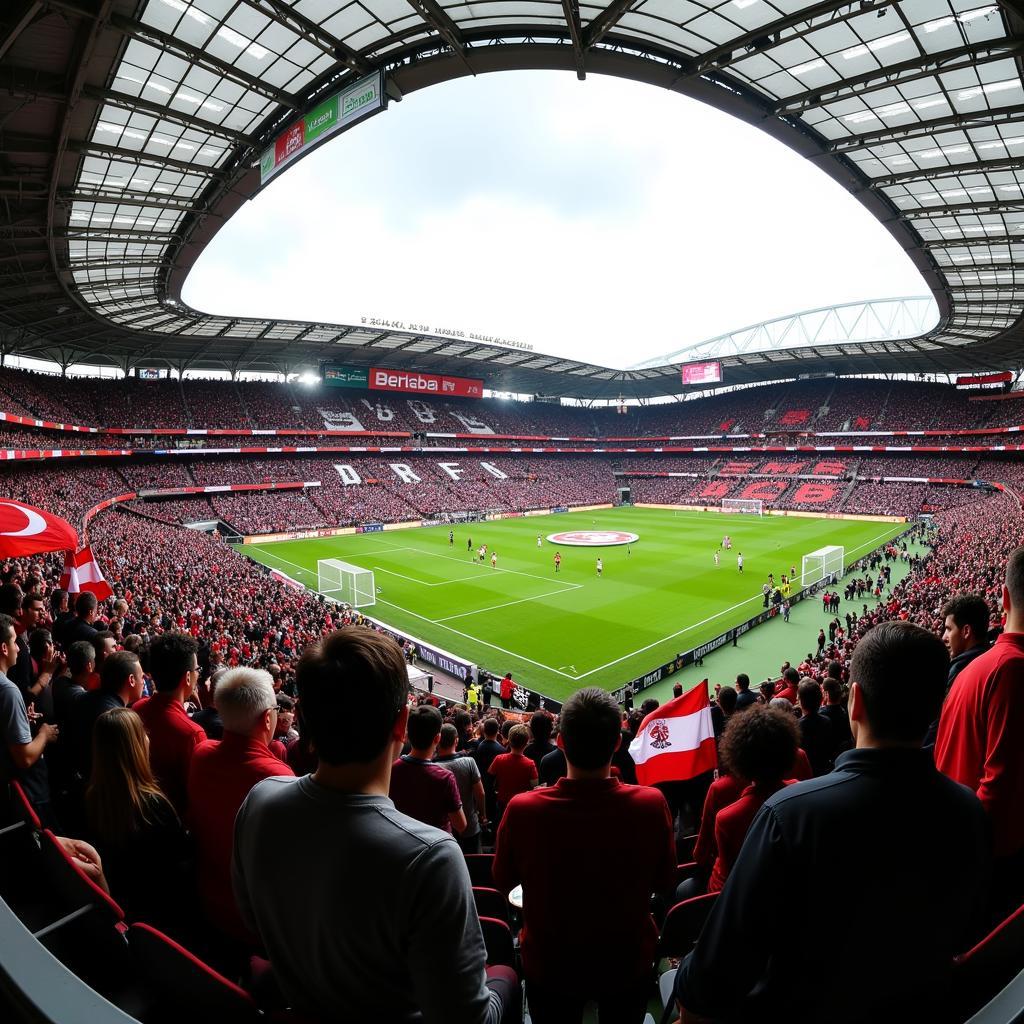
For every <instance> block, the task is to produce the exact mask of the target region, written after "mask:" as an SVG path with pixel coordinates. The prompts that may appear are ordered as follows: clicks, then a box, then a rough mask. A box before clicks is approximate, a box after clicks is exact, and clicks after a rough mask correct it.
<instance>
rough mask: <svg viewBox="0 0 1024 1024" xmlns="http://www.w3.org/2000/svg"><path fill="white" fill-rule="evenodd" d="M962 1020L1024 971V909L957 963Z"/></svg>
mask: <svg viewBox="0 0 1024 1024" xmlns="http://www.w3.org/2000/svg"><path fill="white" fill-rule="evenodd" d="M953 967H954V974H953V977H954V987H955V991H956V995H957V1001H958V1009H959V1010H960V1013H961V1016H960V1019H964V1018H966V1017H968V1016H970V1015H971V1014H973V1013H974V1012H975V1011H976V1010H979V1009H980V1008H981V1007H982V1006H984V1004H985V1003H987V1002H988V1001H989V1000H990V999H991V998H993V997H994V996H995V994H996V993H997V992H999V990H1000V989H1002V988H1003V987H1004V986H1005V985H1007V984H1008V983H1009V981H1010V980H1011V979H1012V978H1014V977H1015V976H1016V975H1017V974H1019V973H1020V972H1021V971H1022V970H1024V906H1020V907H1018V908H1017V909H1016V910H1015V911H1014V912H1013V913H1012V914H1010V916H1009V917H1007V918H1006V919H1005V920H1004V921H1001V922H1000V923H999V924H998V925H997V926H996V927H995V928H993V929H992V931H991V932H989V933H988V935H986V936H985V938H983V939H982V940H981V941H980V942H979V943H978V944H977V945H976V946H974V948H973V949H969V950H968V951H967V952H966V953H962V954H961V955H960V956H958V957H956V958H955V959H954V961H953Z"/></svg>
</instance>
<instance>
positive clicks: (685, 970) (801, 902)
mask: <svg viewBox="0 0 1024 1024" xmlns="http://www.w3.org/2000/svg"><path fill="white" fill-rule="evenodd" d="M990 858H991V849H990V844H989V840H988V827H987V823H986V819H985V814H984V811H983V810H982V807H981V804H980V802H979V801H978V799H977V797H975V795H974V794H973V793H971V792H970V791H969V790H968V789H967V788H966V787H964V786H961V785H959V784H958V783H956V782H953V781H952V780H951V779H948V778H946V776H944V775H942V774H941V773H940V772H938V771H937V770H936V768H935V766H934V765H933V764H932V762H931V758H930V756H929V755H928V754H927V753H926V752H924V751H920V750H901V749H897V750H877V749H869V750H850V751H847V753H845V754H842V755H841V756H840V757H839V759H838V760H837V762H836V768H835V771H833V772H832V773H831V774H829V775H825V776H822V777H821V778H820V779H811V780H809V781H807V782H801V783H797V784H795V785H792V786H787V787H786V788H785V789H783V790H781V791H780V792H778V793H776V794H774V796H772V797H770V798H769V799H768V800H767V802H766V803H765V805H764V806H763V807H762V808H761V810H760V811H759V812H758V814H757V817H756V818H755V819H754V821H753V824H752V825H751V826H750V830H749V831H748V832H747V836H746V839H745V840H744V843H743V848H742V850H741V851H740V855H739V857H738V858H737V860H736V864H735V865H734V867H733V869H732V871H731V872H730V874H729V878H728V879H727V881H726V884H725V888H724V889H723V891H722V893H721V895H720V896H719V897H718V901H717V903H716V904H715V907H714V908H713V909H712V911H711V915H710V917H709V918H708V921H707V924H706V925H705V927H704V930H703V932H702V933H701V936H700V939H699V941H698V943H697V946H696V948H695V949H694V951H693V952H692V953H691V954H690V955H689V956H688V957H687V958H686V959H685V960H684V961H683V962H682V964H681V965H680V968H679V973H678V974H677V976H676V997H677V998H678V999H679V1001H680V1002H681V1003H682V1005H683V1006H684V1007H685V1008H686V1009H687V1010H689V1011H691V1012H692V1013H695V1014H701V1015H704V1016H708V1017H713V1018H719V1017H723V1018H728V1019H729V1020H742V1021H746V1020H751V1021H753V1020H756V1021H762V1022H763V1021H769V1020H785V1021H788V1022H811V1021H814V1022H822V1021H828V1022H830V1024H844V1022H850V1024H852V1022H854V1021H857V1022H863V1021H871V1022H872V1024H877V1022H879V1021H886V1022H887V1021H894V1022H895V1021H908V1020H928V1019H930V1018H932V1017H935V1018H943V1017H944V1014H943V1013H942V1012H940V1011H941V1010H942V1008H943V1006H944V1005H947V1006H948V1000H949V992H950V984H949V982H950V968H951V962H952V957H953V956H954V955H955V954H957V953H961V952H964V951H965V950H967V949H969V948H970V947H971V945H972V944H973V942H974V941H975V940H976V939H977V938H978V936H979V926H980V925H982V924H983V922H982V921H980V920H979V911H980V910H981V909H982V908H984V906H985V897H986V893H985V887H986V884H987V883H986V880H987V877H988V865H989V862H990ZM837 865H839V866H841V875H842V884H841V886H839V888H838V889H836V890H832V889H830V890H829V891H828V895H827V897H826V896H825V895H823V894H817V893H815V891H814V890H815V886H816V883H817V881H818V880H819V879H820V875H821V871H822V870H823V869H825V870H829V871H836V870H840V868H837ZM836 877H837V878H838V876H836ZM801 885H803V888H802V889H801V888H800V886H801ZM837 895H838V898H837Z"/></svg>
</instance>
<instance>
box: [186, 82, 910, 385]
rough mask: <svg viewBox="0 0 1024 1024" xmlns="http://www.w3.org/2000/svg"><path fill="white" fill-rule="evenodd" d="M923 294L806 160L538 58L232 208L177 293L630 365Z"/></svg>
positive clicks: (866, 217)
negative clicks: (399, 323) (813, 313)
mask: <svg viewBox="0 0 1024 1024" xmlns="http://www.w3.org/2000/svg"><path fill="white" fill-rule="evenodd" d="M914 294H918V295H922V294H927V288H926V286H925V284H924V282H923V281H922V280H921V278H920V275H919V274H918V272H917V270H916V269H915V268H914V266H913V265H912V263H911V262H910V260H909V259H908V258H907V256H906V255H905V254H904V253H903V251H902V250H901V249H900V248H899V246H898V245H897V244H896V242H895V241H894V240H893V239H892V238H891V236H889V235H888V233H887V232H886V231H885V230H884V229H883V228H882V227H881V225H880V224H879V223H878V222H877V221H875V219H874V218H873V217H872V216H871V215H870V214H869V213H868V212H867V211H866V210H864V208H863V207H861V205H860V204H859V203H858V202H857V201H856V200H855V199H854V198H853V197H852V196H850V195H849V194H847V193H846V192H845V191H844V190H843V189H842V188H841V187H840V186H839V185H837V184H836V183H835V182H834V181H832V180H831V179H830V178H828V177H827V176H826V175H825V174H823V173H822V172H821V171H820V170H819V169H818V168H816V167H815V166H813V165H812V164H811V163H810V162H808V161H806V160H804V159H802V158H801V157H798V156H797V155H796V154H794V153H792V152H791V151H789V150H788V149H787V148H785V147H784V146H782V145H781V144H780V143H778V142H776V141H774V140H773V139H770V138H769V137H768V136H766V135H764V134H763V133H761V132H759V131H757V130H756V129H754V128H752V127H750V126H748V125H745V124H743V123H741V122H739V121H736V120H734V119H732V118H729V117H727V116H726V115H724V114H720V113H718V112H717V111H714V110H711V109H710V108H707V107H704V106H702V105H700V104H697V103H695V102H693V101H690V100H686V99H684V98H682V97H679V96H677V95H675V94H672V93H668V92H662V91H660V90H655V89H652V88H650V87H648V86H641V85H637V84H636V83H629V82H622V81H618V80H612V79H602V78H594V77H593V76H592V77H591V78H590V79H588V80H587V81H586V82H585V83H582V84H581V83H578V82H576V81H575V80H574V79H572V78H570V77H569V76H566V75H558V74H554V73H531V74H526V73H517V74H504V75H491V76H483V77H481V78H478V79H473V80H470V79H467V80H461V81H457V82H451V83H448V84H446V85H443V86H437V87H434V88H432V89H429V90H426V91H424V92H422V93H416V94H413V95H411V96H408V97H407V98H406V99H405V100H403V102H402V103H400V104H392V106H391V108H390V109H389V110H388V111H387V112H386V113H384V114H382V115H380V116H378V117H376V118H374V119H372V120H370V121H368V122H366V123H365V124H364V125H361V126H358V127H356V128H355V129H353V130H352V131H350V132H348V133H346V134H345V135H343V136H341V137H339V138H338V139H336V140H333V141H331V142H329V143H327V144H326V145H325V146H323V147H322V148H321V149H320V150H319V151H317V152H315V153H314V154H312V155H310V156H309V157H307V158H305V159H304V160H302V161H301V162H300V163H298V164H297V165H295V166H294V167H292V168H290V169H289V170H287V171H286V172H284V173H283V174H282V175H281V176H280V177H279V178H278V179H277V180H275V182H273V183H272V184H271V186H270V187H269V188H268V189H267V190H265V191H264V192H263V193H262V194H261V195H259V196H257V197H256V199H255V200H253V202H251V203H249V204H247V205H246V206H245V207H243V208H242V209H241V210H240V211H239V212H238V213H237V214H236V215H235V216H234V217H233V218H232V220H231V221H230V222H229V223H228V224H227V226H226V227H225V228H223V229H222V230H221V232H220V234H219V235H218V236H217V237H216V238H215V239H214V241H213V242H212V243H211V244H210V245H209V246H208V247H207V249H206V251H205V252H204V253H203V255H202V256H201V257H200V259H199V261H198V262H197V264H196V267H195V269H194V271H193V273H192V274H191V275H190V276H189V279H188V281H187V282H186V286H185V290H184V295H183V297H184V299H185V300H186V301H187V302H189V303H190V304H192V305H194V306H196V307H197V308H199V309H203V310H205V311H207V312H211V313H220V314H230V315H236V316H239V315H246V316H262V317H285V318H296V319H309V320H323V321H330V322H339V323H358V322H359V318H360V317H361V316H364V315H374V316H387V317H389V318H392V319H402V320H405V321H406V322H417V323H427V324H430V325H431V326H432V327H435V328H442V327H446V328H461V329H466V330H472V331H478V332H481V333H486V334H495V335H501V336H505V337H514V338H518V339H520V340H522V341H528V342H532V343H533V344H534V345H535V346H536V347H537V348H538V349H540V350H541V351H547V352H552V353H557V354H564V355H570V356H576V357H579V358H584V359H588V360H594V361H597V362H602V363H607V364H610V365H617V366H626V365H631V364H633V363H635V362H637V361H640V360H642V359H645V358H649V357H651V356H655V355H657V354H659V353H662V352H667V351H670V350H672V349H675V348H678V347H680V346H682V345H684V344H687V343H690V342H696V341H700V340H702V339H704V338H707V337H712V336H714V335H716V334H720V333H724V332H726V331H729V330H732V329H735V328H739V327H742V326H745V325H746V324H749V323H756V322H758V321H760V320H764V319H768V318H770V317H774V316H780V315H785V314H787V313H795V312H798V311H800V310H803V309H808V308H812V307H816V306H824V305H831V304H833V303H838V302H844V301H855V300H858V299H864V298H880V297H884V296H894V295H914Z"/></svg>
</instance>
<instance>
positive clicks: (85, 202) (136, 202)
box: [56, 0, 1024, 379]
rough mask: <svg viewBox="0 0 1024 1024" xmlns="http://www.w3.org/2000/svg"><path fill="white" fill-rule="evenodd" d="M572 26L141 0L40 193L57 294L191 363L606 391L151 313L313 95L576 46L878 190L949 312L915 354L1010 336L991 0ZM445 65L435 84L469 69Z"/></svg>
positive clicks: (356, 6)
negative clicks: (352, 360) (344, 363)
mask: <svg viewBox="0 0 1024 1024" xmlns="http://www.w3.org/2000/svg"><path fill="white" fill-rule="evenodd" d="M578 12H579V21H580V31H579V32H578V33H577V32H575V31H573V29H571V27H570V26H569V25H568V24H567V23H566V5H564V4H563V3H562V0H438V2H437V3H436V4H430V5H426V6H423V5H420V4H418V3H417V4H414V3H412V2H411V0H148V2H146V3H145V4H143V5H141V6H140V7H139V9H138V11H137V13H136V15H135V17H134V18H130V17H123V16H121V15H120V14H118V15H115V16H113V17H112V19H111V22H110V24H109V25H107V26H106V27H105V28H104V29H103V31H104V33H108V34H109V39H105V40H104V45H103V46H101V47H99V48H98V49H99V50H101V51H102V52H103V53H104V54H111V55H112V54H116V55H117V56H116V57H105V58H104V59H106V60H108V62H110V61H112V63H110V65H109V67H108V68H107V70H106V71H105V72H104V74H103V75H97V76H94V78H91V79H90V81H93V80H96V79H99V78H104V81H105V87H104V88H103V89H95V90H94V99H95V101H96V102H95V116H94V118H93V120H92V122H91V125H90V127H89V128H88V130H87V132H86V133H85V135H84V137H82V138H80V139H79V140H77V142H76V149H77V153H78V157H77V171H76V175H75V180H74V182H73V187H70V188H69V187H66V186H64V187H62V192H61V195H60V196H58V197H57V203H56V205H57V208H58V211H59V218H60V220H59V223H60V227H61V232H62V237H63V238H64V239H65V241H64V242H63V244H62V247H61V250H60V255H61V259H63V260H65V261H66V263H67V269H68V271H69V280H70V281H71V283H72V285H73V287H75V288H77V289H78V290H79V294H80V296H81V298H82V299H83V300H84V301H85V302H87V303H89V304H90V305H92V306H93V307H94V308H95V310H96V311H97V312H98V313H100V314H101V315H104V316H108V317H109V318H110V319H111V320H112V321H115V322H119V323H129V322H133V323H134V329H136V330H151V331H153V332H154V333H159V334H173V335H175V336H176V337H179V338H181V339H187V338H194V339H197V340H196V342H195V343H194V349H193V350H194V351H202V352H209V353H210V354H211V358H212V357H213V356H215V354H216V349H217V344H218V341H217V340H216V339H219V338H221V337H223V338H225V339H230V338H236V339H239V340H242V341H245V340H248V341H249V342H260V343H262V342H264V341H268V342H277V343H278V348H279V349H280V350H281V351H286V350H288V348H289V346H290V345H300V344H301V345H303V346H306V345H308V346H309V347H310V348H309V350H313V349H314V348H315V347H316V346H323V345H331V346H339V347H345V348H358V347H378V348H381V349H384V350H387V349H395V350H398V351H401V352H403V353H410V354H412V355H421V356H424V355H426V354H428V353H429V354H431V355H437V356H438V357H445V356H449V357H454V358H459V357H466V356H467V355H470V356H471V357H472V358H473V359H474V360H476V359H490V360H492V361H494V362H496V363H498V364H499V365H501V366H503V367H505V368H507V369H508V371H509V372H515V371H516V370H517V369H520V368H521V369H522V370H523V371H524V372H526V371H528V370H537V371H541V370H543V369H545V368H547V369H548V370H550V372H552V374H553V375H554V374H557V373H559V372H568V373H570V374H580V375H584V374H589V375H592V376H595V377H597V376H599V375H602V374H604V373H605V372H606V371H605V370H604V369H602V368H598V367H593V366H587V365H585V364H580V366H579V367H573V368H568V367H564V366H563V367H562V368H561V370H560V369H559V367H558V364H554V363H553V362H552V361H550V360H544V359H542V358H540V357H538V356H536V354H530V355H529V356H528V357H527V358H525V359H524V358H523V354H522V353H517V352H509V351H508V350H506V349H501V348H499V347H497V346H491V347H488V346H479V345H469V344H462V343H458V342H451V341H448V340H445V339H439V338H416V337H415V336H411V335H407V334H404V333H400V332H392V331H387V330H380V331H373V330H367V329H363V328H355V329H353V328H349V327H344V326H343V325H332V324H309V323H307V324H300V323H284V322H274V321H267V320H259V319H255V318H252V319H250V318H244V317H242V318H238V319H236V320H231V319H227V318H224V317H213V316H207V315H205V314H204V313H202V312H201V311H197V310H192V309H189V308H187V307H185V306H184V305H182V304H180V303H175V304H174V305H170V304H168V301H167V300H168V298H169V296H168V294H167V282H168V280H169V278H171V277H172V276H173V273H172V272H175V271H176V270H178V269H180V268H179V267H177V265H176V263H175V260H178V259H181V258H182V256H181V254H182V252H187V253H188V254H189V255H188V256H187V258H188V259H190V260H194V258H195V250H196V246H195V245H193V244H190V243H192V242H194V241H195V239H196V237H197V236H196V234H195V232H196V229H197V228H198V227H199V226H200V225H201V224H202V223H203V222H204V221H203V218H204V217H209V216H210V214H211V213H213V215H217V213H216V211H217V210H218V206H219V204H221V203H226V206H227V208H228V209H231V210H233V209H234V208H235V207H236V206H237V202H238V195H239V194H241V192H240V190H239V182H241V181H243V180H248V181H251V180H252V175H251V174H248V177H246V176H247V173H248V172H249V171H250V169H251V168H252V167H254V166H255V165H256V163H257V162H258V159H259V154H260V152H261V151H262V150H263V149H265V148H266V147H267V146H268V145H270V144H271V143H272V142H273V141H274V139H275V138H276V136H277V135H278V133H279V132H280V131H281V130H282V129H283V128H285V127H286V126H288V125H289V124H291V123H294V121H295V119H296V118H297V117H298V116H299V114H300V113H302V112H305V111H308V110H309V109H311V108H312V107H314V106H315V105H316V104H317V103H319V102H322V100H323V98H324V97H325V96H327V95H330V92H328V91H327V90H335V91H337V90H338V89H340V88H343V87H344V85H345V84H347V83H350V82H354V81H355V80H356V79H357V78H359V77H361V76H363V75H365V74H367V73H369V72H371V71H374V70H377V69H378V68H379V69H381V70H383V71H384V72H385V73H394V74H395V75H396V76H399V77H400V76H401V74H403V73H405V72H406V71H407V70H408V69H409V68H410V67H412V66H413V65H414V64H415V62H416V60H418V59H419V58H420V57H426V58H429V59H435V58H437V59H439V60H441V61H443V60H446V59H447V58H449V57H450V56H451V54H452V53H453V51H454V52H460V53H462V54H463V56H464V57H465V58H466V60H467V61H471V57H472V55H473V51H474V50H475V49H477V48H484V47H487V48H488V56H489V57H492V56H494V55H495V54H499V55H500V56H502V58H503V59H504V61H505V64H504V65H502V66H508V67H509V68H512V67H516V66H535V64H536V60H537V57H536V52H537V44H538V43H543V44H545V45H547V46H549V47H550V46H551V44H559V46H557V47H555V48H554V49H553V50H552V52H553V53H555V52H557V53H558V54H559V62H560V63H562V64H564V63H566V62H565V59H564V54H565V53H566V52H567V48H569V47H572V46H573V45H574V42H573V40H574V39H575V40H576V42H577V43H578V45H579V46H580V47H581V49H580V51H579V52H578V53H577V54H576V59H577V65H578V66H580V67H582V68H583V69H584V70H586V67H587V61H588V59H590V55H591V54H598V53H601V54H602V55H603V54H604V53H605V52H607V53H609V54H610V53H614V54H615V60H616V61H619V62H623V63H621V66H622V67H623V68H627V67H628V69H629V71H628V73H629V74H630V75H631V76H632V77H636V78H644V77H649V79H650V80H651V81H652V82H655V81H656V82H658V83H660V84H662V85H664V84H665V83H666V79H665V77H664V75H665V68H666V66H668V67H669V68H670V69H671V73H672V76H673V77H672V79H670V81H671V82H672V85H673V86H674V87H676V88H679V89H680V91H682V92H684V93H685V92H687V91H688V90H689V89H691V88H692V89H693V91H694V92H696V93H698V94H700V95H702V96H707V95H708V91H707V83H708V82H713V83H715V84H716V85H717V86H720V87H721V93H722V96H721V97H719V99H720V100H721V103H722V105H723V106H725V107H727V108H730V109H734V110H735V109H736V107H735V105H736V104H744V103H746V104H748V105H749V111H750V116H751V120H754V121H760V122H761V123H763V124H765V126H766V127H768V128H769V129H770V130H776V129H778V131H777V134H780V135H781V136H783V137H785V133H786V132H787V131H789V129H790V127H793V128H796V129H797V131H798V133H799V137H800V140H801V141H800V145H801V147H802V149H806V150H807V151H808V152H810V151H812V150H813V149H814V147H818V150H819V153H814V154H813V155H814V157H815V159H821V160H831V161H833V163H832V164H831V165H830V169H831V170H832V171H833V173H837V174H838V176H839V177H845V178H847V179H850V180H851V181H852V182H853V186H854V187H855V188H858V189H862V190H863V191H864V192H865V194H867V193H873V194H874V197H876V198H877V200H878V201H879V202H880V203H881V204H882V208H883V209H884V210H887V211H890V213H888V214H886V219H888V220H890V221H891V223H892V224H893V225H894V228H895V230H897V233H899V234H900V237H901V238H902V239H903V241H904V244H905V245H906V246H907V247H908V248H910V249H914V248H915V247H916V249H917V253H916V256H917V259H918V262H919V264H920V265H921V266H922V267H929V268H931V270H932V271H933V272H934V275H935V280H936V281H937V282H938V284H937V285H936V289H937V294H942V293H944V296H943V299H942V301H943V303H944V308H946V312H947V323H946V326H945V327H943V326H941V325H940V327H939V328H937V329H936V330H935V331H933V332H932V334H931V335H929V338H930V339H931V341H930V342H929V344H933V345H935V346H936V347H937V348H939V349H941V346H942V345H943V344H947V343H948V344H950V345H962V344H965V343H967V339H966V338H965V335H968V334H970V332H973V334H971V336H978V337H982V336H985V337H989V336H994V335H996V334H997V333H999V332H1001V331H1004V330H1005V329H1006V328H1007V327H1008V326H1010V325H1012V324H1014V323H1016V322H1017V320H1018V319H1019V316H1020V314H1021V311H1022V309H1024V281H1018V280H1017V278H1018V277H1019V276H1022V275H1024V271H1018V270H1017V269H1016V268H1017V266H1018V265H1024V260H1022V257H1024V209H1022V208H1021V204H1022V201H1024V169H1021V168H1019V167H1018V165H1019V164H1020V163H1021V160H1022V157H1024V116H1022V115H1021V113H1020V111H1021V109H1024V83H1022V80H1021V73H1020V66H1019V61H1020V58H1021V55H1022V47H1021V44H1020V43H1019V42H1018V39H1017V37H1016V35H1015V33H1014V32H1013V31H1011V30H1010V29H1009V27H1008V25H1007V21H1006V18H1005V16H1004V14H1003V13H1002V10H1001V8H1000V7H998V6H997V5H996V4H995V3H983V2H979V0H892V2H888V0H886V2H884V3H869V2H864V3H850V2H849V0H846V2H840V0H836V2H835V3H834V4H829V3H825V4H823V3H821V2H819V0H635V2H634V3H632V4H621V5H616V4H611V5H607V4H606V3H605V2H594V0H586V2H584V3H582V4H580V5H579V6H578ZM520 52H522V53H523V54H525V55H526V56H523V57H520V56H519V53H520ZM470 66H472V64H471V62H470ZM452 68H453V70H451V71H450V72H449V71H444V72H442V74H441V77H444V75H445V74H463V73H465V71H466V69H467V68H466V65H465V64H462V65H459V67H458V68H455V66H454V64H452ZM624 73H625V72H624ZM711 99H712V101H715V96H714V95H713V92H712V95H711ZM773 118H775V119H777V121H778V123H777V124H774V125H773V124H772V123H771V122H772V119H773ZM328 144H330V143H328ZM246 189H248V191H247V192H245V194H244V195H243V198H246V197H247V196H248V194H249V193H251V188H250V187H249V186H248V185H247V186H246ZM242 191H244V190H242ZM232 193H234V194H233V195H232ZM229 197H231V198H230V200H229ZM170 298H174V296H173V295H172V296H170ZM133 316H135V317H137V319H136V320H135V321H132V317H133ZM198 339H207V340H198ZM210 339H214V340H210ZM947 339H948V340H947ZM280 343H285V344H283V345H282V344H280ZM918 343H920V344H923V342H921V339H918ZM786 344H787V342H786V340H785V339H781V340H780V341H779V346H781V347H782V348H785V346H786ZM866 344H867V342H863V343H861V342H855V343H851V345H852V348H856V347H857V346H858V345H861V349H860V350H862V351H868V349H867V348H865V347H864V346H865V345H866ZM893 344H895V343H893ZM257 347H258V346H257ZM667 347H668V346H666V348H667ZM890 347H891V346H890ZM902 347H903V348H905V349H906V351H908V352H912V351H914V350H915V345H912V344H910V343H909V342H907V343H903V344H902ZM183 351H184V349H183ZM776 356H777V353H773V354H772V356H771V358H772V359H776ZM793 358H795V356H794V357H793ZM607 372H608V373H609V374H611V373H612V371H607ZM602 379H608V378H602Z"/></svg>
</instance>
